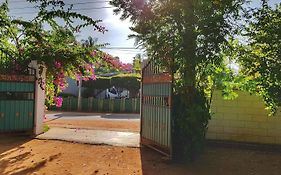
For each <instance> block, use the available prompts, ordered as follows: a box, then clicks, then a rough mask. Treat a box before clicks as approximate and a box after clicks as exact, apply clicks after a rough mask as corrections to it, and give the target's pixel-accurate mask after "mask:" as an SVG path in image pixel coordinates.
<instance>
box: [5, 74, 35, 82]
mask: <svg viewBox="0 0 281 175" xmlns="http://www.w3.org/2000/svg"><path fill="white" fill-rule="evenodd" d="M0 81H18V82H33V81H35V77H34V76H28V75H1V74H0Z"/></svg>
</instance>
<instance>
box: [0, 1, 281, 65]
mask: <svg viewBox="0 0 281 175" xmlns="http://www.w3.org/2000/svg"><path fill="white" fill-rule="evenodd" d="M0 2H4V0H0ZM8 2H9V7H10V14H11V15H12V16H15V17H21V18H23V19H31V18H32V17H34V16H35V14H36V9H35V8H33V6H34V4H30V3H27V2H26V1H25V0H9V1H8ZM280 2H281V0H270V4H271V5H273V4H276V3H280ZM65 3H66V4H74V9H77V10H74V11H77V12H79V13H81V14H84V15H87V16H89V17H92V18H93V19H101V20H103V21H102V22H101V23H100V24H101V25H103V26H105V27H106V29H107V30H108V32H106V33H105V34H102V33H98V32H95V31H93V30H92V28H90V27H87V28H85V29H83V30H82V31H81V33H79V35H78V36H77V37H78V38H79V40H81V39H86V38H87V37H88V36H92V37H94V38H98V41H99V43H109V44H110V46H108V47H111V48H114V47H119V48H118V49H116V48H114V49H107V50H104V51H106V52H108V53H110V54H111V55H113V56H119V57H120V59H121V61H122V62H125V63H128V62H132V60H133V57H134V56H135V55H136V54H138V53H143V52H142V51H141V50H139V49H133V48H135V46H134V43H135V41H134V39H130V40H129V39H128V35H129V34H132V31H130V29H129V27H130V26H131V23H130V22H129V21H128V20H126V21H121V20H120V19H119V16H116V15H114V14H113V8H112V7H111V6H110V5H109V3H108V0H65ZM259 3H260V0H253V1H252V3H251V4H250V5H251V6H253V7H254V6H258V5H259ZM120 47H121V48H122V49H120ZM125 48H126V49H125Z"/></svg>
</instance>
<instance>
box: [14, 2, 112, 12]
mask: <svg viewBox="0 0 281 175" xmlns="http://www.w3.org/2000/svg"><path fill="white" fill-rule="evenodd" d="M104 2H110V1H94V2H91V1H90V2H78V3H72V4H65V5H82V4H98V3H104ZM33 8H35V6H33V7H15V8H10V10H18V9H33Z"/></svg>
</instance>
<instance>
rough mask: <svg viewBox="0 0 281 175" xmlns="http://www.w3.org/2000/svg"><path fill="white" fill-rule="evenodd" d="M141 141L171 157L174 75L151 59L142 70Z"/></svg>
mask: <svg viewBox="0 0 281 175" xmlns="http://www.w3.org/2000/svg"><path fill="white" fill-rule="evenodd" d="M141 98H142V100H141V102H142V103H141V143H142V144H143V145H146V146H149V147H151V148H153V149H155V150H157V151H159V152H161V153H164V154H165V155H167V156H170V157H171V154H172V151H171V150H172V144H171V112H172V111H171V101H172V76H171V75H170V74H169V73H168V72H165V71H163V70H161V68H160V67H159V66H157V65H156V64H155V63H154V62H152V61H150V62H149V63H148V64H147V65H146V66H145V67H144V68H143V71H142V97H141Z"/></svg>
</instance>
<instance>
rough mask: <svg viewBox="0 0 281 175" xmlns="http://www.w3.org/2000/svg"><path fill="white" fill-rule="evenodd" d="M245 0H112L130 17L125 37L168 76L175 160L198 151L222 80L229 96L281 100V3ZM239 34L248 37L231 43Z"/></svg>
mask: <svg viewBox="0 0 281 175" xmlns="http://www.w3.org/2000/svg"><path fill="white" fill-rule="evenodd" d="M248 2H249V1H244V0H226V1H220V0H196V1H194V0H184V1H183V0H156V1H145V0H112V2H111V4H112V5H114V6H115V7H116V9H115V10H114V11H115V13H117V14H121V19H127V18H129V19H130V20H131V21H132V22H133V26H132V27H131V29H132V30H133V31H134V32H135V33H136V34H135V35H131V36H130V37H134V38H135V39H136V41H137V43H138V44H139V45H140V46H142V47H145V48H146V50H147V53H148V57H149V59H151V60H152V61H155V62H156V63H158V64H159V65H161V66H163V67H165V68H167V69H168V70H169V71H170V73H171V74H172V75H173V77H174V83H173V91H174V94H175V96H174V99H173V103H174V104H173V106H174V109H173V115H174V116H175V117H174V121H173V123H174V125H175V127H174V128H175V130H174V131H173V142H174V143H173V151H174V154H173V155H174V158H175V159H176V160H179V161H184V160H192V159H194V158H195V157H196V155H197V154H198V153H200V152H201V150H202V148H203V145H204V144H203V143H204V138H205V133H206V130H207V126H208V120H209V119H210V118H211V111H210V103H211V97H212V92H213V90H214V88H216V87H221V88H223V91H224V93H223V94H225V95H230V96H232V97H235V93H233V89H235V88H236V89H237V88H238V89H239V88H240V89H247V90H250V89H251V91H255V93H257V94H260V95H262V96H263V97H264V100H265V102H267V104H270V105H277V106H278V105H279V106H280V103H279V102H280V101H279V100H280V71H279V72H278V68H280V27H277V26H280V9H279V8H276V10H273V9H272V8H271V7H270V6H268V5H267V1H265V0H263V1H262V4H263V5H262V8H257V9H253V8H248V6H247V3H248ZM279 7H280V5H279ZM269 35H270V36H269ZM239 38H243V40H245V38H246V39H249V40H248V42H247V44H245V42H244V43H243V42H241V43H239V44H235V41H234V40H235V39H238V40H239ZM234 63H237V64H240V67H241V70H240V71H239V74H237V72H235V71H234V70H233V69H231V68H230V66H229V65H230V64H234ZM253 76H257V77H253ZM258 77H259V78H258ZM277 79H278V80H277ZM248 80H252V81H251V83H249V82H250V81H248ZM254 83H255V84H254ZM250 87H253V88H250ZM272 109H273V108H272Z"/></svg>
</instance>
